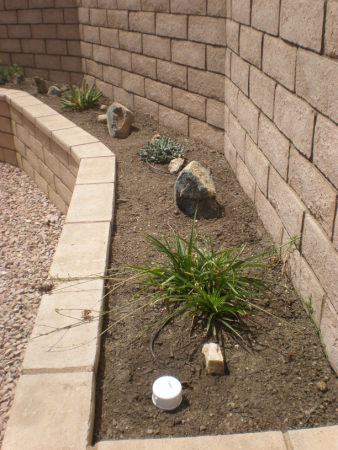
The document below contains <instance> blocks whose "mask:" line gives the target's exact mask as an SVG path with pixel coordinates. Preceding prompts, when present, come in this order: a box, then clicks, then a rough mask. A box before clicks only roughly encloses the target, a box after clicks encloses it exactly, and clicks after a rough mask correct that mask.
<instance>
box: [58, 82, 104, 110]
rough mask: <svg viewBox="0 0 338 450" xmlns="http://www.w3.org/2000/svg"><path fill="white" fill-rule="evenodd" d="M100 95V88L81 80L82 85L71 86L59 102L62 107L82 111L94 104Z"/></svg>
mask: <svg viewBox="0 0 338 450" xmlns="http://www.w3.org/2000/svg"><path fill="white" fill-rule="evenodd" d="M101 96H102V92H101V91H100V90H98V89H96V87H95V86H94V85H92V86H91V87H89V86H88V84H87V83H86V81H83V83H82V87H78V86H71V88H70V92H66V93H65V94H64V95H63V97H62V98H61V104H62V106H63V107H64V108H70V109H76V110H78V111H83V110H84V109H89V108H93V107H94V106H96V105H97V104H98V102H99V99H100V97H101Z"/></svg>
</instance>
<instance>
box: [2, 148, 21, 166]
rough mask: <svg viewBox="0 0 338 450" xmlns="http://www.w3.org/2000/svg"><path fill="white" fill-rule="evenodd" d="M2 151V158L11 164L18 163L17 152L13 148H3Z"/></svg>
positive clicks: (15, 164)
mask: <svg viewBox="0 0 338 450" xmlns="http://www.w3.org/2000/svg"><path fill="white" fill-rule="evenodd" d="M3 152H4V160H5V162H7V163H9V164H13V166H17V165H18V159H17V154H16V152H15V151H13V150H8V149H7V148H4V149H3Z"/></svg>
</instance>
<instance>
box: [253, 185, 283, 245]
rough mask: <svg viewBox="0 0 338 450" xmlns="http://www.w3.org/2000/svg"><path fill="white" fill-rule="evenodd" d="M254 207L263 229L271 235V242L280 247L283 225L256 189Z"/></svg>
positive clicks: (269, 204)
mask: <svg viewBox="0 0 338 450" xmlns="http://www.w3.org/2000/svg"><path fill="white" fill-rule="evenodd" d="M255 206H256V210H257V213H258V215H259V217H260V219H261V221H262V222H263V225H264V227H265V229H266V230H267V232H268V233H269V234H270V235H271V237H272V240H273V242H274V243H275V244H277V245H280V244H281V242H282V232H283V224H282V222H281V220H280V218H279V216H278V214H277V213H276V211H275V210H274V208H273V207H272V205H271V203H270V202H269V201H268V200H267V198H265V196H264V195H263V194H262V192H261V191H260V189H259V188H258V187H257V188H256V192H255Z"/></svg>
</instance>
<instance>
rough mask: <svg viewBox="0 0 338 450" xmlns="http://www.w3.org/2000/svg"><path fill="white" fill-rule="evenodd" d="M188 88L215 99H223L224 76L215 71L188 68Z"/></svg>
mask: <svg viewBox="0 0 338 450" xmlns="http://www.w3.org/2000/svg"><path fill="white" fill-rule="evenodd" d="M188 90H189V91H192V92H195V93H196V94H201V95H204V96H206V97H210V98H213V99H215V100H220V101H223V100H224V77H223V76H222V75H220V74H217V73H212V72H206V71H201V70H197V69H192V68H190V67H189V68H188Z"/></svg>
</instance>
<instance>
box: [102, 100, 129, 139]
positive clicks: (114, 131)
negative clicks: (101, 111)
mask: <svg viewBox="0 0 338 450" xmlns="http://www.w3.org/2000/svg"><path fill="white" fill-rule="evenodd" d="M133 121H134V113H133V112H132V111H130V109H128V108H126V107H125V106H123V105H121V104H120V103H117V102H114V103H113V104H112V105H110V106H109V108H108V111H107V126H108V131H109V134H110V136H111V137H113V138H120V139H124V138H127V137H128V136H129V134H130V129H131V125H132V123H133Z"/></svg>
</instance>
